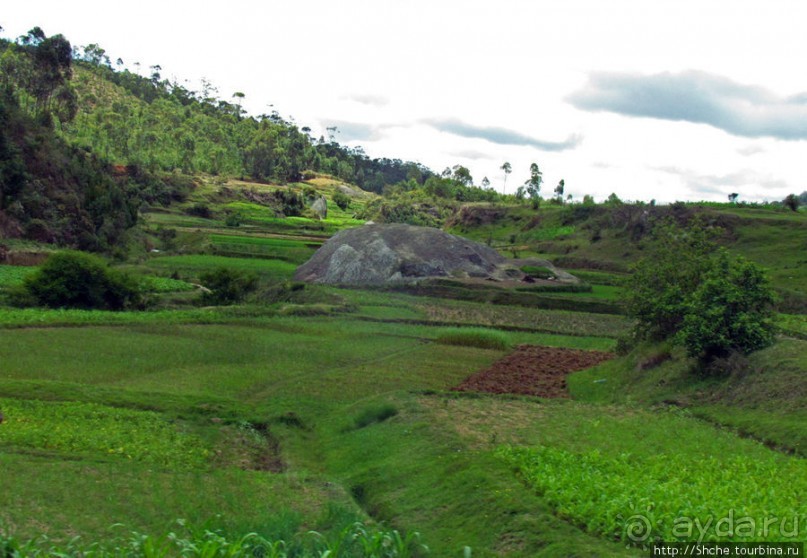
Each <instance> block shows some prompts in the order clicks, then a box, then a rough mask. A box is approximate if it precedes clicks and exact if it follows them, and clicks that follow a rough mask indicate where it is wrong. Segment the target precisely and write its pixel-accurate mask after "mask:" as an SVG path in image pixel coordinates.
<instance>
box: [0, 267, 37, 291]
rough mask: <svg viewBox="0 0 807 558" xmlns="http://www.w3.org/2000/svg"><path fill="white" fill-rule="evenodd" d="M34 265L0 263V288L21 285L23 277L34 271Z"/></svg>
mask: <svg viewBox="0 0 807 558" xmlns="http://www.w3.org/2000/svg"><path fill="white" fill-rule="evenodd" d="M36 269H37V268H35V267H26V266H17V265H0V289H4V288H8V287H16V286H18V285H22V284H23V282H24V281H25V278H26V277H28V276H29V275H31V274H32V273H34V272H35V271H36Z"/></svg>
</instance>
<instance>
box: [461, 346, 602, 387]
mask: <svg viewBox="0 0 807 558" xmlns="http://www.w3.org/2000/svg"><path fill="white" fill-rule="evenodd" d="M613 357H614V355H613V354H612V353H606V352H602V351H581V350H578V349H563V348H556V347H539V346H535V345H519V346H518V347H517V348H516V350H515V351H513V352H512V353H511V354H509V355H507V356H506V357H504V358H502V359H500V360H498V361H496V362H494V363H493V364H492V365H491V366H490V367H488V368H486V369H485V370H482V371H481V372H477V373H476V374H474V375H473V376H469V377H468V378H466V379H465V381H464V382H462V383H461V384H460V385H458V386H456V387H454V388H452V389H453V390H454V391H472V392H487V393H514V394H519V395H534V396H537V397H547V398H556V397H562V398H567V397H569V391H568V387H567V385H566V376H567V375H569V374H571V373H572V372H577V371H578V370H584V369H586V368H590V367H592V366H595V365H597V364H600V363H601V362H604V361H606V360H610V359H612V358H613Z"/></svg>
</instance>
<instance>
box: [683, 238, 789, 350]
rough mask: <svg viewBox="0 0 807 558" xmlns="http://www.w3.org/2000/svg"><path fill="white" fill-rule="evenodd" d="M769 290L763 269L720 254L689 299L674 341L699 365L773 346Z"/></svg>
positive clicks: (772, 297)
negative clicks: (679, 343) (700, 362)
mask: <svg viewBox="0 0 807 558" xmlns="http://www.w3.org/2000/svg"><path fill="white" fill-rule="evenodd" d="M773 302H774V296H773V291H772V290H771V288H770V287H769V286H768V281H767V279H766V278H765V275H764V274H763V272H762V270H761V269H760V268H758V267H757V266H756V265H754V264H753V263H751V262H749V261H746V260H744V259H742V258H737V259H734V260H732V259H730V258H729V257H728V254H727V253H726V252H721V253H720V255H719V256H718V257H717V259H716V260H715V261H714V262H713V264H712V266H711V268H710V269H709V271H708V272H707V273H706V274H705V276H704V278H703V281H702V282H701V283H700V285H698V287H697V288H696V289H695V291H694V292H693V293H692V294H691V295H690V296H689V298H688V300H687V303H686V308H685V314H684V320H683V325H682V327H681V330H680V331H679V332H678V339H679V341H680V342H681V343H682V344H683V345H684V346H685V347H686V349H687V353H688V354H689V356H692V357H698V358H700V359H701V360H702V361H704V362H707V363H708V362H710V361H712V360H714V359H716V358H725V357H727V356H729V355H730V354H731V353H732V352H740V353H742V354H748V353H751V352H753V351H756V350H759V349H762V348H764V347H767V346H768V345H770V344H771V343H773V339H774V331H775V327H774V325H773V321H772V319H773V313H772V311H771V308H772V307H773Z"/></svg>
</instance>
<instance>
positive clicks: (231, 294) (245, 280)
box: [199, 267, 258, 305]
mask: <svg viewBox="0 0 807 558" xmlns="http://www.w3.org/2000/svg"><path fill="white" fill-rule="evenodd" d="M199 280H200V281H201V282H202V284H203V285H204V286H205V287H207V288H208V289H209V290H210V292H206V293H205V294H204V295H203V296H202V302H203V303H205V304H215V305H226V304H234V303H236V302H240V301H242V300H244V297H246V296H247V295H248V294H249V293H251V292H252V291H254V290H255V289H256V288H257V286H258V277H257V276H256V275H254V274H252V273H245V272H242V271H238V270H236V269H230V268H226V267H220V268H218V269H216V270H214V271H210V272H207V273H203V274H202V275H201V276H200V277H199Z"/></svg>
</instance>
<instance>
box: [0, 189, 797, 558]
mask: <svg viewBox="0 0 807 558" xmlns="http://www.w3.org/2000/svg"><path fill="white" fill-rule="evenodd" d="M245 187H246V186H245ZM295 187H296V186H295ZM328 188H330V186H321V185H317V189H318V191H320V192H322V193H324V195H326V196H327V197H330V196H331V195H332V191H331V190H329V189H328ZM215 195H216V186H214V185H213V184H206V185H203V186H202V187H201V188H200V189H199V190H198V191H197V192H196V193H195V194H194V196H195V197H194V198H192V199H191V200H189V202H187V203H188V204H192V203H200V202H202V201H205V200H208V199H215ZM210 203H211V209H212V210H213V211H214V212H216V213H217V214H219V215H223V214H224V212H225V210H228V211H229V210H232V211H238V212H239V213H240V214H241V216H242V217H243V218H244V221H243V222H242V224H241V225H240V226H239V227H226V226H224V224H223V222H222V221H220V220H218V219H201V218H198V217H190V216H188V215H183V214H181V213H178V212H169V213H149V214H148V215H147V219H148V222H149V223H150V226H155V225H158V224H159V225H160V226H162V227H176V228H177V231H178V233H177V235H176V237H175V238H174V239H173V240H172V242H173V244H172V246H171V247H169V248H168V249H166V250H160V251H159V252H154V253H149V254H146V255H141V256H139V257H138V258H137V259H132V260H130V261H129V262H128V263H126V264H123V265H120V268H121V269H122V270H125V271H127V272H130V273H133V274H135V275H136V276H137V277H138V278H139V280H140V282H141V285H142V286H143V287H144V288H145V290H147V291H148V296H149V297H151V298H150V302H149V304H151V306H150V307H149V308H148V309H146V310H145V311H127V312H105V311H94V310H71V309H51V310H46V309H38V308H13V307H8V306H0V335H2V337H3V343H0V363H2V365H0V411H2V413H3V416H4V420H3V422H2V423H0V471H2V473H3V474H2V475H0V549H2V548H3V546H2V545H3V544H6V545H11V544H12V542H9V541H10V540H11V539H9V538H4V537H9V536H13V537H15V540H16V541H22V542H14V543H13V544H17V545H19V544H24V541H26V540H29V539H34V538H37V537H42V536H46V537H47V541H45V542H42V541H43V540H44V539H40V542H38V543H32V544H35V546H36V547H37V548H40V549H41V548H47V546H48V545H52V546H53V551H52V554H55V553H57V551H58V552H64V553H65V554H66V555H71V556H78V555H79V554H78V553H79V552H81V549H83V548H86V547H88V546H90V545H92V543H93V542H95V541H98V542H99V543H107V544H109V545H112V547H116V545H117V547H121V548H122V547H127V548H128V547H132V548H135V547H136V548H138V549H142V548H145V547H146V546H148V545H158V546H159V545H160V544H163V545H175V546H171V547H170V550H166V551H165V552H167V554H165V555H174V554H181V552H180V551H179V550H177V548H180V547H181V546H182V545H185V547H184V548H190V546H192V545H197V546H198V547H202V546H205V545H207V546H205V547H206V548H211V549H212V548H214V547H215V548H219V549H221V548H224V547H227V548H230V549H231V550H230V552H233V553H235V552H236V551H235V550H232V549H234V548H235V546H236V545H237V544H239V543H238V541H252V542H253V543H256V544H257V541H264V542H266V541H279V540H282V541H284V543H283V544H284V545H285V549H286V552H287V554H286V555H287V556H300V557H302V556H319V555H322V553H323V552H325V549H326V548H330V549H333V548H334V547H335V545H339V544H342V543H340V542H339V541H341V540H343V539H344V540H347V539H349V538H353V539H354V540H356V541H359V540H362V541H366V540H370V539H372V538H374V537H375V539H377V540H379V541H380V540H382V539H384V537H387V539H384V540H389V541H392V540H393V539H394V538H395V537H401V540H403V539H406V538H407V537H408V539H409V540H410V547H411V548H414V547H415V546H417V545H416V543H415V542H414V541H415V540H416V537H415V533H419V534H420V535H419V536H420V538H419V539H418V540H420V541H421V542H422V543H425V544H426V545H428V547H429V548H430V549H431V551H430V553H429V554H428V555H429V556H458V557H459V556H467V555H468V552H470V553H471V555H472V556H474V557H477V556H482V557H485V556H491V557H492V556H508V557H525V558H527V557H530V558H531V557H536V556H558V557H565V556H591V557H595V556H597V557H599V556H640V555H644V548H645V547H646V545H647V544H650V543H652V542H653V541H655V540H665V541H669V540H696V539H697V538H698V533H697V532H695V533H693V534H692V536H688V535H687V533H686V531H681V530H678V531H675V530H674V527H676V526H678V527H679V528H681V525H682V521H684V520H690V521H692V522H694V521H697V522H700V523H705V522H707V521H709V519H710V518H711V519H712V520H713V521H718V520H719V519H721V518H724V517H727V516H728V515H729V514H735V516H736V517H747V518H751V519H752V520H753V522H754V523H755V525H757V524H759V523H760V522H764V521H765V520H766V518H770V517H773V516H776V517H777V518H792V517H796V518H797V519H799V520H801V519H803V520H804V521H807V509H805V508H804V503H803V500H804V499H803V498H801V497H800V496H799V495H800V494H801V493H802V492H804V490H805V489H807V488H806V487H804V486H803V484H804V479H805V478H807V469H805V462H804V455H805V447H807V445H806V444H807V440H805V435H804V428H803V425H804V424H805V422H807V415H805V413H804V408H805V406H804V401H805V394H804V388H803V386H804V378H805V377H806V376H805V373H807V369H805V363H806V362H807V356H806V355H807V342H805V341H803V340H802V339H803V335H804V331H805V327H804V314H800V313H798V312H796V311H792V310H791V311H790V312H789V313H782V314H779V315H778V321H777V324H778V326H779V327H780V328H781V331H782V332H783V333H784V334H785V335H787V336H788V337H783V338H781V339H780V341H779V343H777V344H776V345H774V346H773V347H770V348H768V349H765V350H764V351H760V352H759V353H756V354H754V355H752V357H751V358H750V359H749V362H748V364H747V366H745V365H743V366H745V367H740V368H737V369H735V370H733V371H732V372H731V373H729V374H728V376H727V377H724V378H717V379H707V378H702V377H697V376H694V375H693V372H692V362H691V361H690V360H688V359H686V358H685V355H683V353H682V351H681V349H680V348H677V347H672V346H669V345H666V344H662V345H658V344H651V343H645V344H641V345H639V346H638V347H636V348H634V349H633V350H632V351H631V352H629V353H628V354H626V355H623V356H619V357H617V358H615V359H613V360H610V361H608V362H605V363H603V364H601V365H599V366H596V367H594V368H591V369H588V370H583V371H580V372H577V373H575V374H572V375H571V376H569V377H568V379H567V381H568V387H569V392H570V395H571V398H570V399H554V400H549V399H539V398H533V397H524V396H514V395H506V394H505V395H490V394H474V393H458V392H455V391H452V390H451V388H453V387H454V386H457V385H458V384H460V383H461V382H462V381H463V380H464V379H466V378H467V377H468V376H469V375H471V374H474V373H476V372H478V371H480V370H482V369H484V368H486V367H488V366H490V365H491V364H493V363H494V362H496V361H497V360H498V359H500V358H502V357H504V356H506V355H508V354H509V353H510V352H511V351H512V349H513V348H514V347H517V346H519V345H522V344H528V345H541V346H547V347H559V348H570V349H581V350H599V351H615V350H616V349H617V348H618V347H619V346H620V343H619V340H620V339H625V338H626V337H627V335H628V333H629V332H630V330H631V328H632V326H633V323H632V322H631V321H630V320H629V319H627V318H626V317H624V316H623V315H621V314H620V311H621V307H620V306H619V304H618V301H619V298H620V295H621V290H622V288H623V287H622V285H623V284H624V280H625V278H626V277H627V274H626V273H625V272H624V271H625V270H626V269H627V268H628V264H627V263H626V262H628V261H630V260H631V258H633V257H634V256H635V254H634V255H630V254H629V255H627V256H625V255H624V252H629V251H631V250H633V248H630V249H628V250H624V249H622V253H621V252H619V250H620V249H621V248H619V249H618V248H617V246H618V245H619V242H620V240H619V238H618V236H615V235H614V236H609V235H610V234H611V232H609V231H606V232H605V233H604V238H603V240H601V241H598V242H597V243H596V244H598V246H595V245H594V244H593V243H590V241H589V240H586V239H585V238H586V235H588V234H590V232H589V231H590V228H585V227H582V226H579V225H578V224H568V223H567V224H564V219H567V218H566V217H564V215H566V214H565V213H564V212H565V211H566V209H565V208H560V207H548V208H547V209H546V211H545V212H544V213H542V215H543V216H542V221H540V222H539V223H537V224H536V223H533V215H532V212H531V211H528V210H527V209H526V208H525V207H521V208H516V209H514V210H513V211H512V213H509V214H506V216H505V217H503V220H501V221H499V222H495V223H491V224H488V225H482V226H479V227H475V228H470V229H468V230H467V231H466V234H468V235H469V236H471V237H475V238H478V239H479V240H483V241H485V240H486V239H488V238H491V237H492V238H493V244H494V245H495V246H498V247H499V249H500V251H501V252H502V253H504V254H508V248H507V246H508V243H510V241H511V237H512V236H513V235H515V238H514V239H512V240H514V241H515V244H517V245H518V246H519V247H521V248H523V247H524V246H526V247H528V248H529V250H528V252H529V253H530V254H532V255H539V254H540V255H542V257H544V256H547V255H549V256H552V257H557V258H567V260H568V261H569V262H570V263H575V262H577V263H580V264H581V266H580V269H576V270H572V271H573V272H574V273H577V275H578V276H579V278H580V279H581V280H582V281H583V282H584V283H585V284H586V285H590V286H591V288H590V289H588V287H586V288H581V289H578V290H579V291H580V292H551V291H546V290H543V291H539V290H536V289H533V292H530V290H529V289H525V290H518V291H512V290H507V289H502V288H500V287H498V286H495V285H494V286H490V287H488V286H485V287H484V288H476V287H474V288H466V287H458V286H456V285H451V284H437V285H436V286H431V287H428V288H427V287H426V286H420V287H418V288H410V289H400V290H381V289H372V290H359V289H339V288H334V287H324V286H306V287H305V288H302V287H301V286H299V285H296V286H295V284H294V283H293V282H291V278H292V275H293V273H294V270H295V269H296V267H297V265H299V263H301V262H303V261H305V260H306V259H307V258H308V257H310V255H311V254H313V252H314V251H315V250H316V248H317V247H318V246H319V245H321V243H322V242H323V241H324V240H325V239H326V238H327V237H328V236H329V235H330V234H333V232H335V231H337V230H339V229H340V228H344V227H346V226H351V225H355V224H357V223H358V222H359V221H355V220H353V219H352V213H351V212H341V211H339V210H336V209H333V212H332V215H331V218H330V219H329V220H326V221H324V222H318V221H315V220H312V219H309V218H306V217H287V218H283V217H276V216H274V215H271V214H269V212H268V211H266V208H264V207H262V206H258V205H256V204H251V203H247V202H243V201H238V202H232V201H230V202H227V203H226V204H217V203H214V202H210ZM357 204H358V202H357ZM543 211H544V210H542V212H543ZM749 215H750V214H747V215H744V218H745V217H748V216H749ZM751 217H753V218H755V219H770V215H768V214H766V213H764V212H763V213H761V214H760V215H756V214H753V215H751ZM791 221H792V217H790V216H786V218H784V217H783V218H782V219H780V220H776V222H775V223H772V224H771V227H774V228H775V227H780V226H782V227H787V226H789V224H790V223H791ZM459 228H460V227H457V229H455V230H458V229H459ZM149 230H150V231H151V232H153V233H154V234H155V235H156V234H157V229H149ZM737 230H738V231H740V236H739V237H738V239H737V243H736V247H737V249H738V250H743V251H745V252H747V253H749V254H750V255H753V254H755V250H758V247H757V244H756V243H758V242H763V240H761V239H762V238H763V236H764V234H763V233H764V231H763V232H759V231H757V232H754V233H752V232H750V231H749V230H746V229H743V228H737ZM777 230H778V229H777ZM769 232H770V231H769ZM765 234H767V233H765ZM754 235H756V236H754ZM760 235H762V236H760ZM154 238H155V239H156V238H157V236H155V237H154ZM765 238H768V237H765ZM154 242H157V240H154ZM765 242H767V240H766V241H765ZM743 243H747V245H746V244H743ZM574 246H576V248H570V247H574ZM595 248H596V249H599V250H600V252H599V253H597V252H596V251H595ZM567 251H568V252H567ZM760 254H761V252H760ZM508 255H510V254H508ZM521 255H525V254H521ZM760 257H762V256H760ZM575 258H576V259H575ZM793 258H797V256H793ZM793 258H790V259H789V260H788V261H790V260H791V259H792V260H793V261H792V262H791V263H794V264H795V263H796V259H793ZM763 259H764V258H763ZM113 265H119V264H117V263H116V264H113ZM777 265H778V264H777ZM787 265H790V264H787ZM220 267H226V268H230V269H232V270H237V271H239V272H243V273H247V274H254V275H256V276H257V277H258V278H259V281H258V289H257V291H256V292H255V293H253V294H252V295H250V297H248V298H247V299H246V300H244V301H243V302H241V303H239V304H234V305H232V306H217V307H203V306H200V303H201V299H200V294H199V287H197V286H195V284H196V283H198V282H199V278H200V277H201V276H202V275H203V274H204V273H205V272H208V271H210V270H213V269H216V268H220ZM34 269H35V268H19V267H13V266H0V289H4V288H6V287H13V286H15V285H20V284H21V283H22V282H23V280H24V277H25V276H26V275H27V274H29V273H31V272H32V271H33V270H34ZM787 269H789V268H787V266H786V265H779V267H778V268H777V270H775V273H774V277H775V280H776V284H777V285H780V284H782V285H785V287H786V288H789V289H794V290H796V291H797V290H798V289H799V288H800V287H799V285H798V277H799V275H798V273H800V272H798V271H797V270H795V268H793V269H794V271H793V273H794V275H793V276H792V280H791V279H788V280H785V281H782V282H780V281H779V275H781V274H782V273H785V272H786V270H787ZM788 281H789V282H788ZM88 501H90V502H92V503H93V505H92V508H91V510H89V511H88V509H87V505H86V503H87V502H88ZM636 517H638V518H639V519H638V520H639V521H640V522H642V523H641V524H640V525H639V527H642V526H643V525H645V523H643V522H645V521H646V522H647V525H649V526H650V530H649V533H648V534H647V536H646V537H644V536H643V534H642V533H640V535H642V536H637V531H636V529H637V526H636V525H635V524H632V523H631V521H629V520H631V518H634V520H635V519H636ZM177 521H180V524H178V523H177ZM357 521H359V522H361V523H359V524H356V522H357ZM684 523H685V521H684ZM113 524H121V526H120V527H112V525H113ZM712 525H713V524H712ZM789 526H790V523H786V524H782V523H776V524H775V525H774V526H773V527H772V528H770V529H768V530H767V531H765V532H759V533H757V532H755V533H754V536H753V537H751V536H747V535H748V531H742V530H739V531H738V532H735V533H732V534H728V535H727V534H725V533H721V532H718V531H716V530H715V529H714V528H713V529H712V530H711V531H709V532H708V533H707V534H706V535H705V536H706V537H707V539H708V540H732V541H735V540H736V541H741V540H757V541H763V540H772V541H776V540H796V541H802V542H803V541H805V540H807V539H806V536H807V528H806V529H805V530H804V531H799V532H798V533H797V534H795V535H794V536H791V534H790V532H789V530H788V527H789ZM133 532H134V533H135V534H132V533H133ZM167 533H176V534H177V535H176V536H175V537H174V538H172V539H170V540H169V539H168V538H166V536H167V535H166V534H167ZM250 533H254V535H248V534H250ZM76 536H79V537H80V538H79V539H74V537H76ZM245 537H247V538H245ZM4 541H5V542H4ZM71 541H72V542H71ZM138 541H139V542H138ZM160 541H162V542H160ZM249 544H252V543H248V544H247V546H246V547H245V548H251V547H249ZM261 544H263V543H261ZM267 544H268V543H267ZM273 544H274V543H273ZM278 544H279V543H278ZM367 544H369V543H367ZM385 544H392V543H391V542H390V543H385ZM43 545H44V546H43ZM317 545H319V546H317ZM168 548H169V546H164V547H163V549H164V550H165V549H168ZM266 548H268V546H266ZM278 548H279V547H278ZM71 549H72V550H71ZM70 552H72V553H73V554H70ZM137 552H141V550H138V551H137ZM143 552H144V553H145V551H143ZM211 552H212V551H211ZM222 552H223V551H222ZM245 552H246V551H245ZM250 552H252V551H251V550H250ZM357 552H358V551H357ZM172 553H173V554H172ZM306 553H308V554H306ZM317 553H319V554H317ZM113 555H114V554H113ZM234 555H237V554H234ZM357 555H365V554H357ZM366 555H368V556H379V555H381V554H379V553H375V554H373V553H369V554H366ZM412 555H413V556H425V555H426V554H425V553H424V552H422V549H421V550H416V551H413V554H412Z"/></svg>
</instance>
